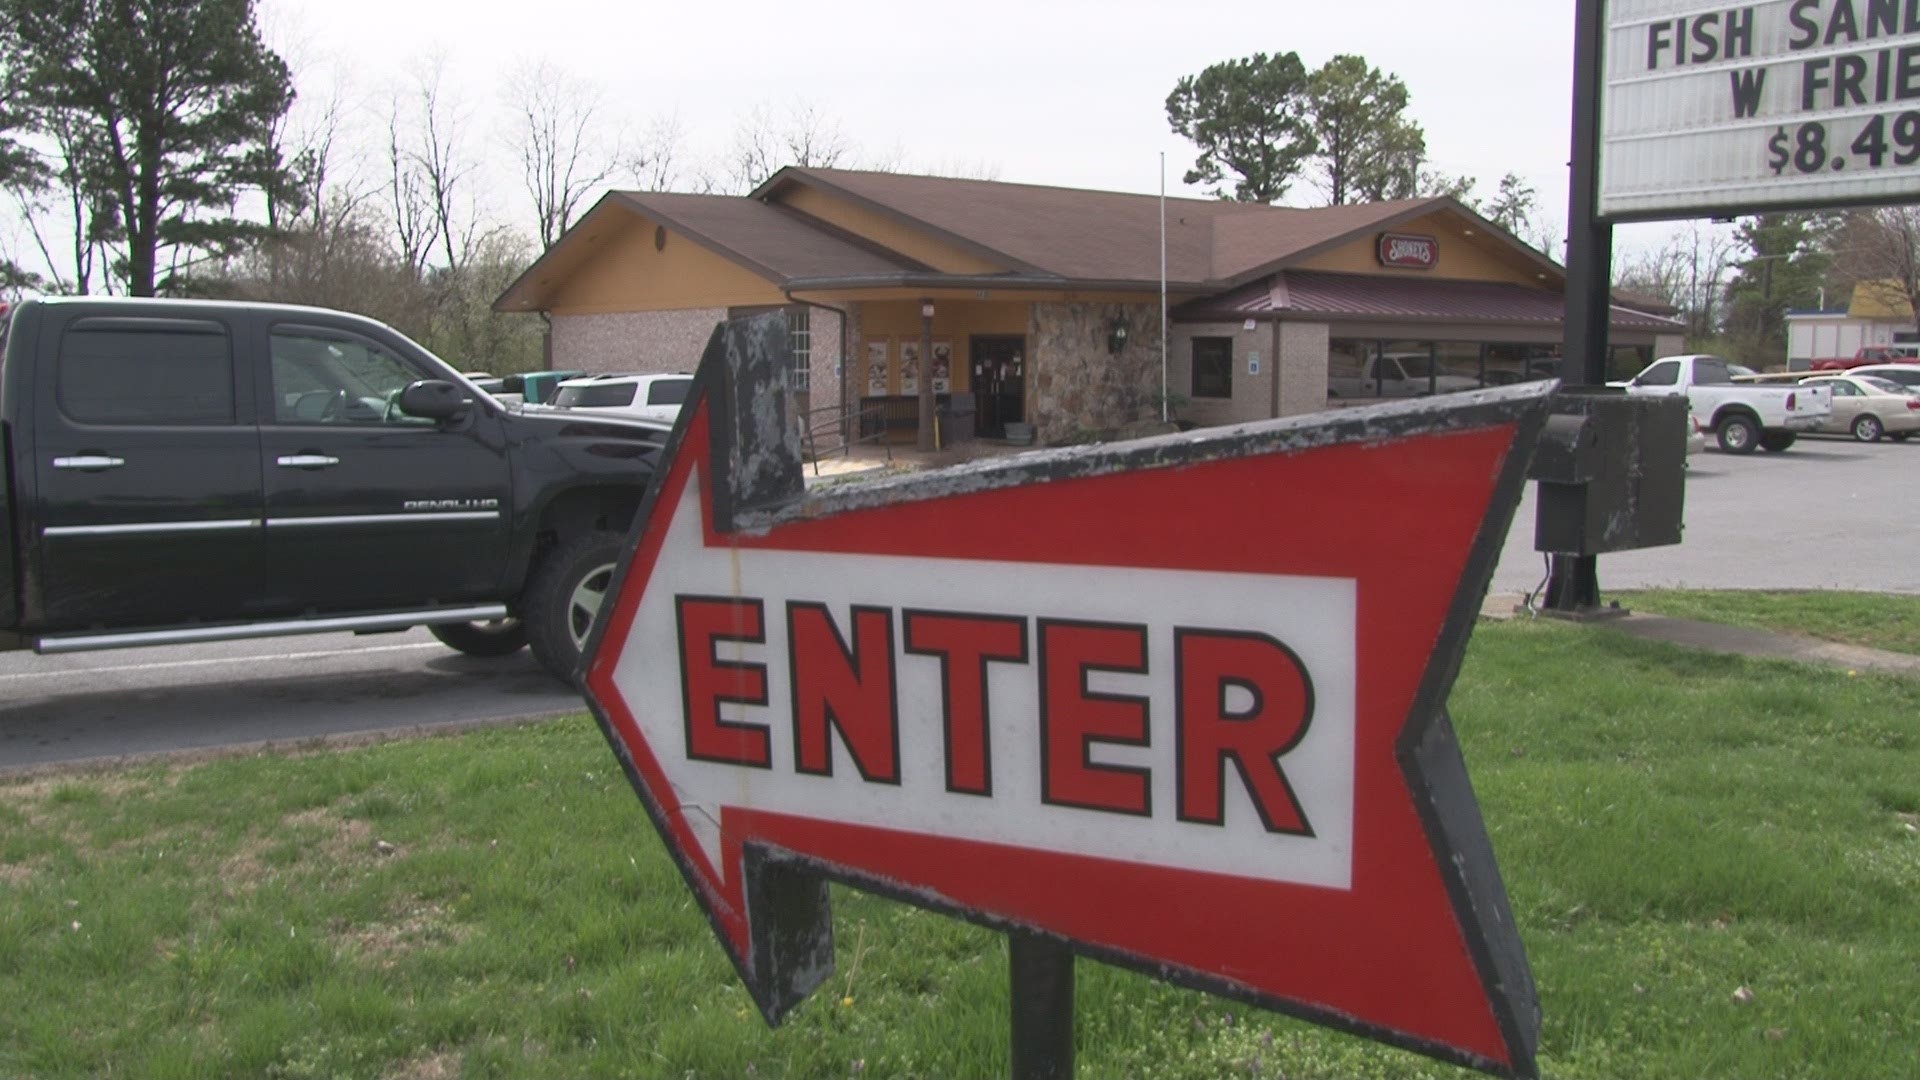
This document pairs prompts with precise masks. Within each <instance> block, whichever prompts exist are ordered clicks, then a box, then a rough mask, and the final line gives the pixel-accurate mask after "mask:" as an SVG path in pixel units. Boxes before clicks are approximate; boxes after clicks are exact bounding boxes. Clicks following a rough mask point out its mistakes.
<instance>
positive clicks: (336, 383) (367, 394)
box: [271, 327, 433, 424]
mask: <svg viewBox="0 0 1920 1080" xmlns="http://www.w3.org/2000/svg"><path fill="white" fill-rule="evenodd" d="M271 349H272V357H273V419H274V421H275V422H276V423H281V424H430V423H432V422H433V421H431V420H427V419H423V418H421V417H417V416H408V415H406V414H404V413H402V412H401V411H400V409H399V406H398V402H399V400H400V391H402V390H404V389H406V388H407V384H409V383H412V382H416V381H418V380H420V379H424V378H426V377H427V376H426V375H424V374H422V373H421V372H419V371H417V370H415V369H414V368H413V367H412V366H410V365H408V364H407V363H406V362H405V361H403V360H401V359H399V358H398V357H396V356H394V355H393V354H392V353H390V352H388V351H387V350H386V349H384V348H382V347H380V346H379V345H377V344H375V343H373V342H371V341H368V340H367V339H365V338H362V337H359V336H358V335H354V334H348V333H345V332H337V331H332V330H318V329H315V330H307V329H304V328H296V327H279V328H276V329H275V330H274V331H273V341H272V346H271Z"/></svg>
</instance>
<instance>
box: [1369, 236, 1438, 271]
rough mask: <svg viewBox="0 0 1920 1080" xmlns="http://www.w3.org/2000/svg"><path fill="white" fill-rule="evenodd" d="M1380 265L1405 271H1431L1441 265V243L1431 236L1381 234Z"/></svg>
mask: <svg viewBox="0 0 1920 1080" xmlns="http://www.w3.org/2000/svg"><path fill="white" fill-rule="evenodd" d="M1379 256H1380V265H1381V266H1395V267H1399V268H1401V269H1403V270H1431V269H1433V268H1434V267H1436V266H1439V265H1440V241H1438V240H1436V239H1434V238H1433V237H1431V236H1414V235H1411V234H1408V233H1381V234H1380V247H1379Z"/></svg>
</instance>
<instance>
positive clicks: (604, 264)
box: [549, 214, 786, 315]
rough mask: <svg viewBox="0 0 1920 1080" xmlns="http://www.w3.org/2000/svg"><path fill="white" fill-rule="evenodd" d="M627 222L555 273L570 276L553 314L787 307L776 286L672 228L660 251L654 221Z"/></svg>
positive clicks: (557, 296) (633, 218)
mask: <svg viewBox="0 0 1920 1080" xmlns="http://www.w3.org/2000/svg"><path fill="white" fill-rule="evenodd" d="M628 218H629V220H628V221H627V222H626V223H624V224H621V225H617V226H613V227H612V231H611V232H610V233H609V235H608V236H607V238H606V239H605V240H604V241H602V242H601V244H600V245H599V248H598V250H596V251H594V252H592V253H591V254H589V255H587V256H586V258H585V259H584V260H582V261H581V262H580V263H579V264H578V265H576V266H575V267H573V268H572V269H571V270H570V271H569V270H564V269H556V270H555V273H556V274H564V275H565V276H566V280H565V282H564V283H562V284H561V285H560V287H559V288H558V289H557V290H556V291H555V292H554V294H553V299H552V303H551V305H550V306H549V310H550V311H552V312H553V313H554V314H555V315H594V314H602V313H606V312H622V311H668V310H674V309H677V308H709V307H735V306H742V307H743V306H747V305H752V304H784V303H786V297H785V296H783V295H782V294H781V292H780V290H779V289H778V288H777V287H775V286H774V284H773V283H772V282H770V281H768V280H767V279H765V278H763V277H761V276H760V275H758V274H756V273H754V272H753V271H751V270H748V269H746V268H745V267H743V266H741V265H739V264H738V263H735V262H733V261H732V260H730V259H727V258H725V257H724V256H721V255H717V254H715V253H714V252H712V251H709V250H707V249H706V248H704V247H701V246H700V245H699V244H697V243H695V242H693V241H692V240H690V239H688V238H687V237H686V236H684V235H682V234H680V233H676V232H674V231H673V230H672V229H668V230H667V242H666V246H665V247H663V248H660V249H658V250H656V249H655V247H654V227H655V226H654V222H652V221H649V220H647V219H646V218H643V217H641V216H640V215H638V214H630V215H628Z"/></svg>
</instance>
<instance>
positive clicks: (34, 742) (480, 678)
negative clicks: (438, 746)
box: [0, 630, 586, 774]
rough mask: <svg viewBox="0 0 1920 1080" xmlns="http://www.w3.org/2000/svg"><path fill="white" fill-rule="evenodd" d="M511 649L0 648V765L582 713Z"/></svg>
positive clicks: (317, 645)
mask: <svg viewBox="0 0 1920 1080" xmlns="http://www.w3.org/2000/svg"><path fill="white" fill-rule="evenodd" d="M585 708H586V706H585V705H584V704H583V703H582V702H581V700H580V698H579V696H578V695H577V694H575V693H574V692H573V691H572V690H571V689H570V688H568V687H566V686H564V685H562V684H561V683H560V682H558V681H557V680H555V679H554V678H552V677H551V676H549V675H547V674H546V673H545V672H544V671H542V670H541V669H540V668H539V666H538V665H536V664H535V663H534V662H533V658H532V656H530V655H529V654H528V653H527V652H526V651H525V650H522V651H520V652H519V653H516V654H514V655H513V656H509V657H506V658H505V659H500V660H482V659H476V658H474V657H469V656H462V655H460V654H459V653H456V652H454V651H452V650H451V649H448V648H447V647H446V646H444V645H442V644H440V643H439V642H438V641H435V640H434V639H433V638H432V636H430V635H429V634H428V633H427V632H426V631H424V630H411V631H408V632H407V633H404V634H382V635H379V636H374V637H355V636H353V635H351V634H319V635H313V636H309V637H289V638H272V639H268V640H264V641H236V642H221V643H218V644H211V645H184V646H170V647H165V648H155V649H123V650H119V651H114V652H97V653H75V654H69V655H64V656H35V655H34V654H32V653H19V652H15V653H4V654H0V774H4V773H5V772H7V771H9V770H17V769H20V768H30V767H33V766H37V765H46V764H51V763H54V762H62V761H77V760H84V759H88V758H101V757H117V756H121V755H129V754H148V753H155V752H160V751H173V750H194V749H203V748H210V747H217V746H228V745H234V744H245V743H258V742H299V741H302V740H306V739H313V738H318V737H322V736H331V735H343V734H357V733H364V732H377V731H390V730H394V729H404V728H414V727H421V726H435V725H442V724H449V723H474V722H494V721H504V720H509V719H517V718H522V717H533V716H550V715H554V714H557V713H566V712H579V711H584V710H585Z"/></svg>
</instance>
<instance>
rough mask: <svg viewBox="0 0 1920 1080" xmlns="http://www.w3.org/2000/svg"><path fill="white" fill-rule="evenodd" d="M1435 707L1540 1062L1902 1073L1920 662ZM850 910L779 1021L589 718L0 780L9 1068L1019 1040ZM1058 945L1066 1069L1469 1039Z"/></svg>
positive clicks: (857, 1061) (661, 1070)
mask: <svg viewBox="0 0 1920 1080" xmlns="http://www.w3.org/2000/svg"><path fill="white" fill-rule="evenodd" d="M1453 708H1454V713H1455V717H1456V722H1457V724H1458V726H1459V728H1460V730H1461V733H1462V738H1463V741H1464V742H1465V744H1466V749H1467V753H1468V759H1469V762H1470V764H1471V765H1472V766H1473V769H1474V779H1475V785H1476V787H1477V789H1478V791H1479V792H1480V795H1481V799H1482V802H1483V805H1484V807H1485V811H1486V815H1487V819H1488V822H1489V826H1490V828H1491V830H1492V832H1493V836H1494V841H1495V844H1496V847H1497V848H1498V851H1499V854H1500V857H1501V862H1502V867H1503V870H1504V872H1505V876H1506V879H1507V882H1508V886H1509V889H1510V890H1511V893H1512V896H1513V900H1514V905H1515V908H1516V913H1517V917H1518V920H1519V925H1520V928H1521V931H1522V933H1523V934H1524V936H1525V938H1526V941H1527V946H1528V949H1529V952H1530V955H1531V957H1532V960H1533V965H1534V971H1535V974H1536V976H1537V978H1538V980H1539V982H1540V987H1541V998H1542V1005H1543V1008H1544V1011H1545V1017H1546V1021H1545V1030H1544V1033H1543V1037H1542V1042H1543V1046H1542V1051H1543V1057H1542V1067H1543V1071H1544V1072H1545V1074H1546V1075H1548V1076H1552V1077H1575V1078H1595V1080H1601V1078H1604V1080H1616V1078H1622V1077H1635V1078H1637V1077H1656V1078H1657V1077H1674V1078H1682V1077H1684V1078H1689V1080H1692V1078H1700V1077H1725V1078H1730V1080H1731V1078H1738V1080H1761V1078H1771V1077H1805V1078H1808V1080H1815V1078H1819V1080H1826V1078H1844V1080H1858V1078H1873V1077H1886V1078H1901V1080H1906V1078H1910V1077H1912V1076H1914V1075H1915V1071H1916V1067H1915V1061H1916V1055H1915V1048H1916V1047H1920V1008H1916V1007H1915V1005H1914V1003H1915V1001H1916V999H1920V920H1916V919H1915V918H1914V915H1913V913H1914V910H1915V906H1914V905H1915V898H1916V896H1920V835H1916V832H1915V829H1916V827H1920V681H1900V680H1896V679H1890V678H1880V677H1858V678H1849V677H1848V676H1846V675H1845V674H1844V673H1837V672H1828V671H1825V670H1815V669H1811V668H1800V667H1794V666H1791V665H1785V664H1771V663H1757V662H1751V661H1745V660H1740V659H1734V658H1726V657H1720V656H1714V655H1708V654H1701V653H1693V652H1686V651H1681V650H1676V649H1670V648H1665V647H1662V646H1657V645H1653V644H1649V643H1644V642H1640V641H1636V640H1633V639H1629V638H1626V637H1624V636H1620V635H1616V634H1613V633H1610V632H1608V631H1605V630H1597V631H1596V630H1589V629H1581V628H1574V627H1567V626H1562V625H1558V624H1554V625H1547V624H1544V623H1542V624H1505V625H1488V626H1482V627H1481V628H1480V629H1479V631H1478V632H1477V637H1476V642H1475V645H1474V648H1473V650H1472V653H1471V655H1470V657H1469V662H1468V665H1467V670H1466V672H1465V674H1464V675H1463V677H1462V679H1461V682H1460V685H1459V688H1458V689H1457V691H1456V693H1455V695H1454V699H1453ZM377 841H384V842H385V843H388V844H391V845H393V850H392V851H391V853H383V852H382V851H380V850H378V849H377V847H376V842H377ZM835 912H836V916H837V928H838V933H837V941H838V947H839V950H840V955H839V971H838V973H837V974H836V975H835V976H834V980H833V982H832V984H831V986H830V987H829V988H828V989H826V990H823V991H822V992H821V993H819V994H817V995H816V996H815V997H814V998H813V999H811V1000H810V1001H809V1002H807V1003H806V1004H805V1005H803V1006H802V1007H801V1008H800V1009H799V1010H798V1011H797V1012H796V1013H795V1014H794V1016H793V1017H792V1018H791V1019H790V1020H789V1022H788V1024H787V1025H786V1026H785V1027H783V1028H781V1029H780V1030H778V1031H769V1030H768V1029H767V1028H766V1027H765V1025H764V1024H762V1023H761V1021H760V1020H759V1019H758V1017H757V1014H756V1013H754V1011H753V1009H752V1007H751V1005H750V1003H749V1000H748V998H747V995H746V993H745V991H744V990H742V989H741V987H740V986H739V985H738V983H737V981H736V979H735V977H734V974H733V972H732V970H731V968H730V967H729V966H728V964H727V963H726V961H725V959H724V958H723V956H722V954H721V952H720V950H719V948H718V947H717V946H716V945H715V943H714V941H713V937H712V933H711V931H710V930H709V928H708V926H707V924H706V922H705V920H704V919H703V918H702V916H701V915H700V913H699V911H698V910H697V909H696V908H695V906H694V904H693V902H692V900H691V899H690V898H689V896H688V893H687V890H686V888H685V886H684V885H683V884H682V882H681V881H680V880H679V877H678V875H677V873H676V872H675V871H674V869H673V867H672V865H671V863H670V862H669V860H668V859H667V858H666V856H665V854H664V853H663V850H662V847H661V844H660V842H659V840H658V838H657V837H656V836H655V834H654V832H653V830H652V828H651V826H650V825H649V824H648V823H647V821H646V819H645V816H644V814H643V813H642V811H641V809H640V806H639V803H638V801H637V800H636V799H635V798H634V796H633V794H632V792H631V790H630V789H629V788H628V787H627V784H626V781H625V780H624V779H623V778H622V777H621V776H620V774H619V772H618V770H617V768H616V767H615V765H614V761H613V758H612V755H611V754H610V753H609V752H608V750H607V748H606V746H605V744H604V743H603V742H602V741H601V739H600V737H599V735H598V733H597V732H596V731H595V730H594V728H593V727H592V725H591V724H590V723H589V722H588V721H586V720H584V719H577V718H576V719H572V720H566V721H560V722H555V723H548V724H543V725H538V726H533V727H527V728H520V729H513V730H504V731H488V732H480V733H475V734H469V735H464V736H460V737H457V738H442V739H429V740H422V741H416V742H405V743H393V744H386V745H381V746H376V747H370V748H364V749H356V750H350V751H344V752H339V753H329V754H313V755H308V756H294V757H281V756H260V757H249V758H236V759H227V760H219V761H215V762H212V763H207V764H200V765H195V766H190V767H176V768H167V767H158V766H152V767H144V768H136V769H133V770H130V771H121V772H111V773H100V774H88V775H76V776H68V777H64V778H60V779H51V780H39V781H34V782H31V783H24V784H22V783H14V784H11V785H6V784H0V1076H5V1077H14V1076H30V1077H41V1076H45V1077H94V1076H107V1075H113V1076H139V1077H150V1078H158V1080H165V1078H170V1077H208V1076H216V1077H218V1076H230V1077H266V1078H276V1080H293V1078H309V1077H311V1078H322V1077H327V1078H331V1077H422V1078H424V1077H452V1076H465V1077H575V1076H588V1077H595V1076H606V1077H663V1078H665V1077H672V1078H680V1077H688V1076H692V1077H726V1078H732V1077H745V1076H755V1077H848V1076H856V1075H858V1076H867V1077H895V1076H902V1077H913V1076H921V1077H985V1076H995V1075H1005V1072H1006V1068H1007V1059H1006V1048H1005V1043H1006V986H1005V980H1006V965H1005V950H1004V946H1003V945H1002V944H1001V941H1000V939H999V938H998V937H997V936H995V935H993V934H991V933H988V932H985V931H982V930H979V929H977V928H974V927H971V926H967V925H964V924H961V923H958V922H955V921H953V920H949V919H944V918H940V917H938V916H934V915H930V914H926V913H923V912H919V911H916V910H914V909H912V908H908V907H904V906H901V905H898V904H893V903H889V902H885V901H881V900H877V899H874V898H871V897H867V896H863V895H860V894H857V893H852V892H847V891H840V892H837V893H836V895H835ZM1080 972H1081V976H1080V991H1079V1004H1080V1055H1081V1065H1080V1074H1081V1075H1082V1076H1085V1077H1089V1078H1106V1077H1142V1078H1145V1077H1154V1078H1173V1080H1186V1078H1192V1080H1201V1078H1213V1077H1220V1076H1239V1077H1265V1078H1273V1077H1279V1076H1285V1077H1288V1078H1290V1080H1332V1078H1335V1077H1339V1078H1354V1077H1360V1078H1406V1077H1462V1076H1465V1075H1468V1074H1465V1073H1462V1072H1461V1071H1459V1070H1456V1069H1453V1068H1451V1067H1448V1066H1443V1065H1439V1064H1436V1063H1433V1062H1430V1061H1428V1060H1426V1059H1424V1058H1420V1057H1417V1056H1414V1055H1411V1054H1407V1053H1404V1052H1401V1051H1396V1050H1391V1049H1387V1048H1383V1047H1378V1046H1374V1045H1372V1044H1368V1043H1365V1042H1362V1041H1360V1040H1357V1039H1353V1038H1350V1037H1347V1036H1343V1035H1339V1034H1335V1033H1332V1032H1326V1031H1321V1030H1319V1029H1315V1028H1311V1027H1307V1026H1304V1025H1301V1024H1298V1023H1294V1022H1292V1021H1288V1020H1285V1019H1282V1018H1279V1017H1275V1016H1271V1015H1268V1014H1264V1013H1258V1012H1249V1011H1248V1010H1246V1009H1245V1008H1243V1007H1241V1006H1238V1005H1235V1004H1232V1003H1228V1002H1224V1001H1220V1000H1217V999H1212V998H1207V997H1204V996H1201V995H1198V994H1194V993H1191V992H1187V991H1181V990H1176V989H1173V988H1170V987H1167V986H1164V985H1161V984H1157V983H1154V982H1152V981H1150V980H1148V979H1146V978H1143V977H1141V976H1138V975H1134V974H1131V973H1127V972H1122V971H1117V970H1113V969H1110V968H1106V967H1103V966H1101V965H1098V964H1095V963H1091V962H1084V961H1083V962H1082V963H1081V966H1080ZM1741 987H1746V988H1748V989H1749V990H1750V991H1751V994H1752V999H1751V1000H1750V1001H1746V1002H1742V1001H1738V1000H1736V999H1735V991H1736V990H1737V989H1739V988H1741Z"/></svg>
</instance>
